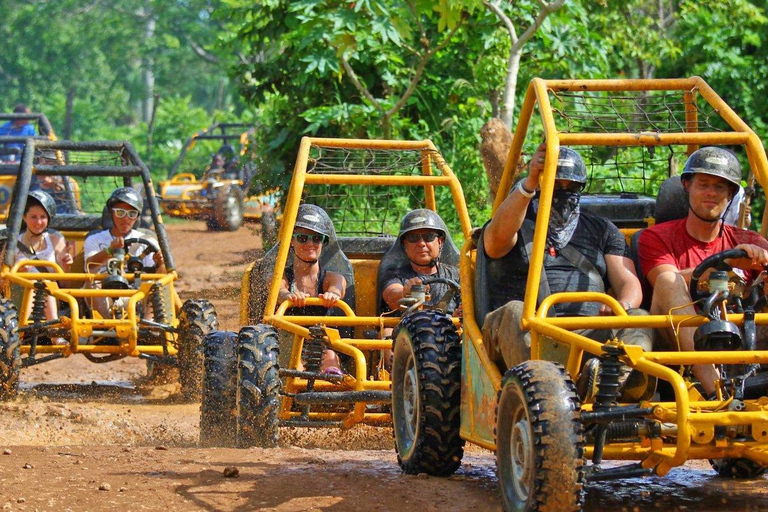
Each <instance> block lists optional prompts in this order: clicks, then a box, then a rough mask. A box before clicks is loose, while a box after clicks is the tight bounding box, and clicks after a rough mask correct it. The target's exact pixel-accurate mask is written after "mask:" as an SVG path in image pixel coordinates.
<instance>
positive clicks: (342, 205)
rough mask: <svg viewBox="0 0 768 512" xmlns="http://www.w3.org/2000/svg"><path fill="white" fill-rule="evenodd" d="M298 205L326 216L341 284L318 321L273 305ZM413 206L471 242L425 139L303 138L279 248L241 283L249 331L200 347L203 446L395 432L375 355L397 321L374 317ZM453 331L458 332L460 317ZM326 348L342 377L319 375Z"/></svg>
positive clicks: (458, 201)
mask: <svg viewBox="0 0 768 512" xmlns="http://www.w3.org/2000/svg"><path fill="white" fill-rule="evenodd" d="M301 204H312V205H316V206H319V207H321V208H323V209H324V210H325V212H327V214H328V215H329V217H330V219H332V220H333V223H334V225H335V230H334V231H335V232H333V233H331V236H330V237H329V238H330V240H328V242H327V243H326V245H324V246H323V250H322V254H321V256H320V265H321V268H324V269H326V270H330V271H334V272H337V273H340V274H342V275H343V276H345V278H346V282H347V290H346V295H345V296H344V299H343V301H339V303H338V306H337V307H336V308H334V309H333V310H332V311H331V312H330V313H329V314H328V315H325V316H322V315H321V316H307V315H304V316H300V315H299V316H297V315H295V314H294V313H293V312H292V309H293V308H294V304H293V303H292V302H290V301H285V302H283V303H278V299H277V298H278V292H279V289H280V285H281V281H282V276H283V273H284V271H285V269H286V267H287V266H288V265H290V264H291V263H290V262H291V261H293V260H292V259H291V258H289V256H290V251H291V248H290V240H291V236H292V233H293V229H294V226H295V224H296V222H297V212H298V210H299V206H300V205H301ZM416 208H428V209H430V210H433V211H437V212H438V213H439V214H441V215H442V216H443V217H444V218H447V219H448V218H449V219H452V220H453V221H455V222H456V223H457V224H459V225H460V226H461V233H454V235H456V236H459V237H467V236H468V235H469V229H470V222H469V217H468V215H467V209H466V205H465V203H464V196H463V194H462V190H461V186H460V184H459V182H458V180H457V179H456V176H455V175H454V174H453V172H452V171H451V169H450V167H449V166H448V165H447V163H446V162H445V160H444V159H443V158H442V156H441V155H440V153H439V152H438V151H437V149H436V148H435V147H434V145H433V144H432V143H431V142H430V141H405V142H401V141H387V140H343V139H320V138H304V139H302V142H301V146H300V148H299V153H298V157H297V159H296V164H295V167H294V173H293V179H292V182H291V186H290V189H289V191H288V193H287V195H286V202H285V210H284V216H283V222H282V225H281V228H280V236H279V243H278V244H277V245H276V246H275V247H274V248H272V249H271V250H270V251H269V252H268V253H266V255H265V256H264V257H263V258H262V259H261V260H259V261H257V262H255V263H254V264H253V265H251V266H250V267H249V268H248V269H247V270H246V272H245V274H244V276H243V281H242V291H241V324H242V325H244V327H242V328H241V329H240V331H239V332H237V333H235V332H217V333H212V334H211V335H209V336H207V337H206V340H205V376H204V386H203V389H204V391H203V401H202V407H201V421H200V430H201V433H200V436H201V442H202V443H203V444H208V445H211V444H224V445H232V444H237V445H239V446H241V447H246V446H252V445H260V446H272V445H275V444H276V443H277V441H278V432H279V427H280V426H294V427H309V428H311V427H335V428H342V429H347V428H350V427H352V426H354V425H357V424H368V425H387V424H389V423H390V421H391V419H390V413H389V403H390V380H389V373H388V371H387V370H386V369H385V368H384V365H383V364H382V360H381V357H380V355H381V352H382V351H383V350H389V349H391V347H392V341H391V339H388V338H386V337H384V335H383V333H384V331H385V329H388V328H392V327H394V326H395V325H396V324H397V323H398V320H399V318H398V317H397V316H395V315H391V314H390V315H382V314H381V311H380V304H381V285H382V279H381V276H382V275H383V272H385V271H386V269H388V268H391V267H392V266H393V265H399V264H400V263H401V260H400V259H398V256H397V254H399V253H400V252H402V251H401V249H400V244H399V243H397V242H396V237H395V235H396V234H397V232H398V227H399V225H400V221H401V219H402V218H403V216H404V215H405V214H406V213H408V212H409V211H411V210H413V209H416ZM458 257H459V253H458V249H457V247H456V245H454V243H453V242H452V239H451V238H450V236H448V237H446V242H445V244H444V246H443V254H442V256H441V261H444V262H446V263H449V264H454V265H456V264H457V263H458ZM321 304H322V302H321V300H320V299H318V298H312V299H308V301H307V304H306V305H307V306H319V305H321ZM449 322H450V324H451V326H452V327H453V328H454V329H458V327H457V324H458V322H459V320H458V319H451V320H449ZM325 348H330V349H332V350H334V351H335V352H336V353H337V354H339V355H340V356H341V357H342V369H343V370H344V375H335V374H329V373H323V372H321V371H320V366H319V361H318V360H317V357H316V356H317V354H321V353H322V351H323V350H324V349H325ZM302 361H303V366H302ZM457 398H458V395H457Z"/></svg>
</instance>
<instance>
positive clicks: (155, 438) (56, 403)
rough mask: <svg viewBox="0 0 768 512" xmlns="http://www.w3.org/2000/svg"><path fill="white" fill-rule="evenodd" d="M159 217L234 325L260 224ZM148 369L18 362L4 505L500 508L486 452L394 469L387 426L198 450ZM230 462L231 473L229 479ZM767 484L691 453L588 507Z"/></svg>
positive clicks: (696, 505) (645, 503)
mask: <svg viewBox="0 0 768 512" xmlns="http://www.w3.org/2000/svg"><path fill="white" fill-rule="evenodd" d="M168 228H169V235H170V238H171V244H172V248H173V253H174V257H175V259H176V262H177V265H178V267H179V268H180V269H181V273H182V279H181V283H180V289H181V290H182V297H183V298H190V297H203V298H210V299H211V300H212V301H213V302H214V304H215V306H216V308H217V311H218V314H219V320H220V323H221V325H222V327H223V328H229V329H236V328H237V327H238V325H237V324H238V294H239V282H240V277H241V274H242V270H243V269H244V268H245V267H246V265H247V264H248V262H249V261H252V260H253V258H254V257H255V255H256V253H257V249H255V248H256V247H258V244H259V241H258V233H257V231H256V229H255V227H254V226H250V225H246V226H245V227H243V228H241V229H240V230H239V231H238V232H236V233H210V232H207V231H206V230H205V226H204V225H203V223H200V222H188V223H176V224H171V225H169V226H168ZM144 373H145V365H144V364H143V363H142V362H141V361H138V360H133V359H124V360H121V361H117V362H115V363H110V364H104V365H96V364H93V363H90V362H88V361H86V360H85V359H84V358H82V357H80V356H76V357H72V358H70V359H68V360H59V361H53V362H50V363H47V364H43V365H40V366H37V367H34V368H28V369H25V370H23V371H22V379H23V385H22V388H23V392H22V393H21V396H20V397H19V399H18V400H16V401H14V402H11V403H6V404H0V507H2V510H29V511H32V510H57V511H59V510H61V511H65V510H73V511H80V510H97V511H98V510H121V511H133V510H153V511H154V510H165V511H168V510H174V511H175V510H272V511H281V512H288V511H303V510H312V511H319V510H339V511H347V510H349V511H352V510H355V511H356V510H381V511H389V510H392V511H400V510H405V511H409V510H412V511H418V512H428V511H438V510H439V511H464V510H500V509H501V507H500V504H499V499H498V496H497V491H496V485H497V482H496V477H495V474H494V462H493V456H492V454H491V453H490V452H487V451H485V450H481V449H475V448H470V449H469V450H468V453H467V454H466V455H465V457H464V459H463V464H462V467H461V469H460V470H459V472H458V473H457V474H456V475H454V476H452V477H450V478H447V479H443V478H432V477H427V476H426V475H419V476H408V475H403V474H401V473H400V471H399V470H398V467H397V461H396V458H395V454H394V452H393V449H392V434H391V432H390V430H389V429H384V428H379V429H377V428H370V427H362V428H356V429H353V430H351V431H346V432H339V431H336V430H328V431H324V430H316V431H305V430H300V431H296V430H289V429H284V430H281V447H280V448H277V449H273V450H261V449H251V450H235V449H203V448H198V447H197V446H196V443H197V438H198V433H199V430H198V415H199V405H197V404H188V403H183V402H180V401H178V400H177V399H176V395H175V393H176V391H177V388H176V387H175V386H173V385H166V386H149V385H146V386H145V385H142V384H141V383H142V379H141V378H142V376H143V375H144ZM225 468H236V470H237V472H238V473H239V474H238V475H237V476H231V477H225V475H224V472H225ZM230 471H232V470H229V471H227V473H228V474H229V472H230ZM766 487H768V486H766V480H765V479H764V478H760V479H756V480H748V481H728V480H723V479H720V478H717V477H715V476H714V472H713V471H711V470H710V469H709V465H708V464H707V463H697V464H695V465H694V464H690V465H688V466H686V467H685V468H680V469H676V470H673V471H672V473H671V474H670V475H669V476H668V477H666V478H657V479H648V480H637V479H634V480H624V481H620V482H610V483H603V484H598V485H592V486H590V488H589V490H588V492H587V501H586V507H585V508H586V510H598V509H604V510H626V511H636V510H637V511H640V510H659V509H662V510H665V511H671V510H697V511H698V510H718V511H720V510H765V509H768V490H766Z"/></svg>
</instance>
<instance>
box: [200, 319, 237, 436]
mask: <svg viewBox="0 0 768 512" xmlns="http://www.w3.org/2000/svg"><path fill="white" fill-rule="evenodd" d="M203 355H204V361H203V370H204V371H203V396H202V399H201V402H200V445H202V446H206V447H210V446H235V444H236V441H237V333H234V332H232V331H216V332H212V333H210V334H209V335H208V336H206V337H205V339H204V340H203Z"/></svg>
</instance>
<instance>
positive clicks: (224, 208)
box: [208, 185, 243, 231]
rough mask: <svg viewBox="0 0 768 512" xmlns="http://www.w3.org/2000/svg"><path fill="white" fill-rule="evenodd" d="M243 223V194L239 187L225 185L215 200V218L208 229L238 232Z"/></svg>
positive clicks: (211, 220)
mask: <svg viewBox="0 0 768 512" xmlns="http://www.w3.org/2000/svg"><path fill="white" fill-rule="evenodd" d="M242 223H243V192H242V190H240V188H239V187H234V186H231V185H224V186H222V187H221V189H220V190H219V192H218V193H217V194H216V199H214V200H213V218H212V219H210V220H209V222H208V227H209V228H210V229H215V230H223V231H237V230H238V228H240V225H241V224H242Z"/></svg>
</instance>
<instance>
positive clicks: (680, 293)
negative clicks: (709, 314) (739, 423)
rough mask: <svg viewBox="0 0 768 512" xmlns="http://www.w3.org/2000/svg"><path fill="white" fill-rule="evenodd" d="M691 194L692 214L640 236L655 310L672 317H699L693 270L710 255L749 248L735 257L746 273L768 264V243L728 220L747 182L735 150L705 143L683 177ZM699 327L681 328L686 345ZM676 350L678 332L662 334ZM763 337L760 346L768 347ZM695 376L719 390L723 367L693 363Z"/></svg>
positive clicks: (689, 346)
mask: <svg viewBox="0 0 768 512" xmlns="http://www.w3.org/2000/svg"><path fill="white" fill-rule="evenodd" d="M680 179H681V182H682V184H683V188H684V189H685V192H686V195H687V197H688V215H687V216H686V217H685V218H683V219H679V220H672V221H669V222H663V223H661V224H657V225H656V226H653V227H650V228H648V229H646V230H644V231H643V233H642V234H641V235H640V239H639V241H638V242H639V245H638V248H639V251H638V252H639V256H640V265H641V267H642V272H643V274H644V275H645V276H646V277H647V279H648V282H649V283H650V284H651V286H653V302H652V303H651V313H653V314H661V315H667V314H669V312H670V311H672V310H673V309H674V311H675V313H676V314H679V315H686V314H690V315H695V314H696V311H695V310H694V308H693V306H692V305H691V302H692V300H691V296H690V294H689V291H688V285H689V283H690V280H691V274H692V272H693V269H694V268H695V267H696V266H697V265H698V264H699V263H701V262H702V261H704V259H706V258H707V257H709V256H712V255H713V254H717V253H719V252H722V251H725V250H728V249H743V250H745V251H746V252H747V254H748V256H749V257H748V258H743V259H735V260H729V261H728V263H729V264H730V265H731V266H733V267H735V268H737V269H741V270H742V271H746V272H749V271H752V270H762V268H763V266H764V265H766V264H768V250H767V249H768V242H767V241H766V240H765V239H764V238H763V237H761V236H760V235H758V234H757V233H753V232H751V231H748V230H745V229H738V228H735V227H733V226H731V225H728V224H727V223H725V222H723V221H722V219H723V218H724V217H726V216H727V213H728V211H729V210H730V209H732V208H734V207H738V206H736V205H734V204H733V203H734V201H733V198H734V195H735V194H736V192H737V191H738V188H739V186H740V185H741V166H740V165H739V161H738V160H737V159H736V157H735V156H734V155H733V153H731V152H730V151H728V150H726V149H723V148H717V147H704V148H701V149H699V150H697V151H694V152H693V153H692V154H691V156H690V157H688V160H687V161H686V163H685V167H684V168H683V173H682V174H681V176H680ZM695 330H696V328H695V327H684V326H681V328H680V330H679V334H678V336H679V338H678V339H679V342H680V349H682V350H694V343H693V333H694V331H695ZM662 335H663V337H664V339H665V340H666V341H667V343H668V345H669V347H668V348H670V349H671V350H672V349H674V350H676V349H677V344H676V343H675V336H674V334H673V333H671V332H662ZM766 341H767V340H761V339H760V336H759V335H758V346H759V347H762V348H768V343H765V342H766ZM693 375H694V377H696V378H697V379H698V380H699V382H700V383H701V385H702V387H703V388H704V391H705V392H706V393H708V394H711V393H712V392H713V391H714V389H715V379H717V377H718V375H717V371H716V370H715V367H714V366H713V365H697V366H694V367H693Z"/></svg>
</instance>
